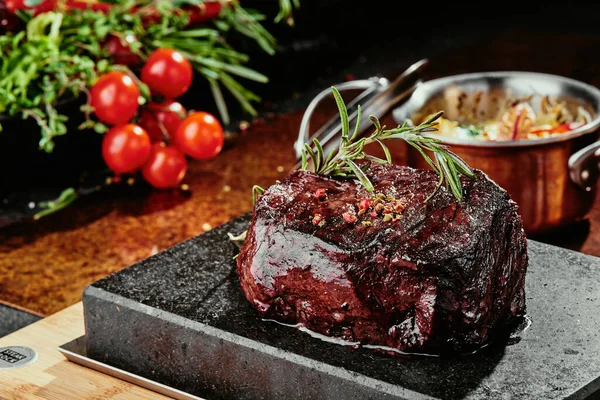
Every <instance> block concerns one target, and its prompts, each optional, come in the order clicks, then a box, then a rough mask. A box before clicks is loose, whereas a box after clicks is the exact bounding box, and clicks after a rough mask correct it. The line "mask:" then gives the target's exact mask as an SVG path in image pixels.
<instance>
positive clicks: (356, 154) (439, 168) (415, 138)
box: [302, 87, 476, 201]
mask: <svg viewBox="0 0 600 400" xmlns="http://www.w3.org/2000/svg"><path fill="white" fill-rule="evenodd" d="M331 90H332V92H333V96H334V98H335V102H336V104H337V106H338V111H339V114H340V121H341V124H342V126H341V128H342V129H341V130H342V137H341V138H340V144H339V148H338V149H337V153H335V154H330V155H329V156H328V157H327V160H325V161H323V158H324V157H323V148H322V146H321V144H320V143H319V141H318V140H316V139H313V143H314V146H315V149H313V148H312V147H311V146H310V145H308V144H307V145H305V147H304V149H303V151H302V169H303V170H308V160H309V159H310V160H311V161H312V170H313V172H315V173H317V174H319V175H324V176H333V177H340V178H355V179H358V181H359V182H360V183H361V184H362V185H363V186H364V187H365V189H366V190H367V191H369V192H372V191H373V190H374V187H373V184H372V183H371V181H370V180H369V178H368V177H367V174H366V171H367V170H368V168H369V167H370V165H371V163H372V162H376V163H379V164H391V162H392V159H391V154H390V151H389V149H388V148H387V146H386V145H385V144H384V143H383V142H384V141H385V140H404V141H405V142H407V143H408V144H409V145H411V146H413V147H414V148H416V149H417V150H418V151H419V152H420V153H421V155H422V156H423V158H424V159H425V160H426V161H427V163H428V164H429V165H430V166H431V168H432V169H433V170H434V171H435V172H436V173H438V174H439V177H440V180H439V182H438V184H437V185H436V188H435V190H434V191H433V193H431V195H430V196H429V197H427V199H426V200H425V201H428V200H429V199H431V198H432V197H433V195H435V193H437V191H438V189H439V188H440V186H442V185H443V184H444V183H446V185H447V186H448V187H449V189H450V191H451V192H452V194H453V195H454V197H456V199H457V200H458V201H462V200H463V190H462V184H461V181H460V175H464V176H466V177H468V178H470V179H475V178H476V175H475V173H474V172H473V170H472V169H471V167H469V166H468V165H467V163H466V162H465V161H464V160H462V159H461V158H460V157H458V156H457V155H456V154H454V153H452V152H451V151H450V150H449V147H448V146H446V145H444V144H443V143H441V141H440V140H439V139H436V138H432V137H429V136H423V134H424V133H428V132H435V131H437V125H438V119H439V118H440V117H441V116H442V114H443V112H442V111H440V112H438V113H436V114H434V115H432V116H431V117H430V118H428V119H427V120H426V121H423V122H422V123H421V124H419V125H418V126H409V125H408V123H407V122H405V123H404V124H402V125H399V126H398V127H396V128H393V129H385V126H382V125H381V123H380V122H379V120H378V119H377V118H376V117H375V116H373V115H371V116H370V119H371V122H373V125H374V126H375V130H374V131H373V133H371V134H370V135H369V136H366V137H362V138H358V124H359V123H360V119H357V122H356V127H355V129H354V132H353V134H352V136H351V137H349V134H350V124H349V120H348V111H347V109H346V105H345V103H344V100H343V99H342V96H341V95H340V93H339V91H338V90H337V89H336V88H335V87H332V88H331ZM359 115H360V109H359ZM372 143H378V144H379V145H380V146H381V148H382V149H383V151H384V153H385V156H386V159H385V160H384V159H380V158H377V157H374V156H371V155H368V154H366V153H365V151H364V148H365V146H367V145H369V144H372ZM426 150H427V151H430V152H432V153H433V154H434V159H435V162H434V161H433V160H432V159H431V157H430V156H428V155H427V154H426V153H425V151H426ZM357 160H366V162H365V163H364V164H361V165H359V164H357V163H356V161H357Z"/></svg>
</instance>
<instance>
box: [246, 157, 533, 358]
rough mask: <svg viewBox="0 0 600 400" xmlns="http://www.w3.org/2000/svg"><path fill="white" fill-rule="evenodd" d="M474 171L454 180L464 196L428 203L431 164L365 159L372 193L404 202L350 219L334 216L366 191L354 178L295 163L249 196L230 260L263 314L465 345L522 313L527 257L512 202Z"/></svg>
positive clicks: (440, 347)
mask: <svg viewBox="0 0 600 400" xmlns="http://www.w3.org/2000/svg"><path fill="white" fill-rule="evenodd" d="M476 174H477V177H478V179H476V180H474V181H471V180H468V179H466V178H463V180H462V183H463V188H464V193H465V196H464V201H463V202H462V203H457V202H456V200H455V199H454V197H453V195H452V194H451V193H450V192H449V191H447V190H445V189H444V188H440V191H439V192H438V193H437V194H436V195H435V196H434V197H433V198H432V199H431V200H430V201H429V202H428V203H425V202H424V200H425V199H426V198H427V196H429V194H430V193H431V191H433V190H434V188H435V186H436V184H437V181H438V176H437V174H436V173H435V172H434V171H428V170H415V169H412V168H408V167H401V166H390V165H374V166H372V167H371V168H370V169H369V170H368V171H367V175H368V177H369V179H370V180H371V182H372V183H373V185H374V187H375V192H376V193H383V194H386V195H392V196H393V197H394V198H402V199H404V200H405V202H406V204H405V208H404V211H403V212H402V216H403V217H402V218H401V219H399V220H395V221H387V222H384V221H383V219H382V218H381V217H372V216H370V215H369V213H365V214H363V215H362V216H358V221H357V222H356V223H350V222H347V221H346V220H345V219H344V218H343V217H342V214H343V213H344V212H347V211H348V210H349V209H351V208H352V207H356V206H355V205H356V204H357V203H358V201H359V200H360V199H363V198H365V197H368V196H369V195H370V194H369V193H368V192H366V190H365V189H364V188H363V187H362V186H361V185H360V184H359V183H358V182H357V181H355V180H339V179H332V178H327V177H322V176H318V175H315V174H312V173H310V172H306V171H295V172H293V173H291V174H290V175H289V176H288V177H287V178H286V179H285V180H284V181H282V182H281V183H278V184H276V185H273V186H271V187H270V188H269V189H267V190H266V191H265V192H264V193H263V194H262V195H261V196H260V198H259V199H258V201H257V203H256V206H255V209H254V213H253V217H252V221H251V224H250V227H249V229H248V233H247V237H246V241H245V242H244V244H243V246H242V248H241V250H240V254H239V256H238V258H237V263H238V265H237V271H238V275H239V276H240V282H241V288H242V291H243V292H244V294H245V296H246V297H247V298H248V300H249V301H250V302H251V303H252V304H254V305H255V307H256V309H257V311H258V312H259V313H260V315H262V316H263V317H266V318H269V319H273V320H276V321H280V322H284V323H289V324H293V325H296V324H298V323H300V324H302V325H303V326H305V327H306V328H308V329H311V330H313V331H315V332H317V333H321V334H324V335H327V336H332V337H336V338H340V339H343V340H348V341H352V342H360V343H363V344H371V345H378V346H387V347H391V348H394V349H398V350H401V351H403V352H418V353H423V352H431V353H443V352H446V351H450V352H469V351H472V350H474V349H476V348H478V347H480V346H481V345H483V344H485V343H487V342H489V341H490V340H493V339H494V337H496V336H498V335H499V334H500V333H501V332H502V331H503V328H505V327H507V326H508V325H511V324H512V323H513V321H515V320H517V319H518V318H519V317H521V316H523V315H524V313H525V294H524V283H525V274H526V270H527V264H528V258H527V242H526V238H525V235H524V233H523V228H522V223H521V218H520V216H519V214H518V208H517V206H516V204H515V203H514V202H513V201H512V200H511V199H510V197H509V196H508V194H507V193H506V191H504V190H503V189H501V188H500V187H498V185H496V184H495V183H494V182H492V181H491V180H489V179H488V178H487V176H486V175H485V174H484V173H482V172H481V171H476ZM318 189H324V190H325V192H326V197H325V198H323V197H322V196H320V198H317V196H314V195H313V194H314V193H315V192H316V191H317V190H318ZM355 211H356V209H355ZM317 213H318V214H320V215H322V216H323V219H324V220H325V222H326V223H325V225H324V226H319V225H317V224H314V223H313V217H314V215H315V214H317ZM363 220H366V221H369V222H371V224H372V225H371V226H363V224H362V223H361V222H362V221H363Z"/></svg>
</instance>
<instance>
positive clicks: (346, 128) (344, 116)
mask: <svg viewBox="0 0 600 400" xmlns="http://www.w3.org/2000/svg"><path fill="white" fill-rule="evenodd" d="M331 91H332V92H333V97H334V98H335V103H336V104H337V108H338V111H339V113H340V120H341V124H342V142H344V143H345V142H347V141H348V134H349V132H350V124H349V122H348V110H347V109H346V104H345V103H344V99H342V95H341V94H340V92H339V91H338V90H337V89H336V87H335V86H332V87H331Z"/></svg>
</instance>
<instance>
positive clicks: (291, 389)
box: [83, 215, 600, 399]
mask: <svg viewBox="0 0 600 400" xmlns="http://www.w3.org/2000/svg"><path fill="white" fill-rule="evenodd" d="M247 224H248V216H247V215H246V216H243V217H240V218H238V219H236V220H233V221H231V222H229V223H227V224H225V225H222V226H220V227H218V228H216V229H214V230H212V231H210V232H207V233H205V234H202V235H200V236H198V237H196V238H193V239H191V240H189V241H186V242H183V243H180V244H178V245H176V246H174V247H172V248H170V249H167V250H165V251H164V252H162V253H159V254H157V255H155V256H152V257H150V258H148V259H146V260H143V261H141V262H140V263H137V264H135V265H133V266H131V267H128V268H126V269H124V270H122V271H120V272H118V273H115V274H113V275H110V276H108V277H106V278H104V279H102V280H100V281H98V282H96V283H94V284H92V285H90V286H89V287H88V288H86V290H85V292H84V295H83V305H84V317H85V324H86V339H87V346H88V354H89V355H90V356H91V357H92V358H95V359H98V360H100V361H103V362H106V363H108V364H111V365H113V366H116V367H118V368H122V369H125V370H127V371H130V372H133V373H136V374H139V375H142V376H144V377H147V378H150V379H153V380H155V381H158V382H161V383H164V384H167V385H170V386H173V387H175V388H178V389H180V390H184V391H187V392H189V393H192V394H195V395H199V396H202V397H204V398H207V399H431V398H440V399H458V398H466V399H565V398H569V399H586V398H596V396H599V393H600V334H599V330H600V258H596V257H591V256H586V255H583V254H581V253H577V252H573V251H569V250H565V249H561V248H558V247H554V246H549V245H546V244H542V243H539V242H535V241H530V247H529V251H530V259H531V263H530V268H529V272H528V275H527V280H526V291H527V292H526V293H527V307H528V315H529V317H530V318H531V321H532V322H531V325H530V327H529V328H527V329H526V330H525V331H524V332H522V333H520V334H519V335H517V336H515V337H513V338H509V339H508V341H507V342H506V343H497V344H493V345H490V346H488V347H486V348H484V349H482V350H481V351H479V352H478V353H476V354H473V355H469V356H461V357H454V358H433V357H413V358H394V357H390V356H384V355H380V354H375V353H373V352H372V351H370V350H368V349H356V348H351V347H346V346H340V345H336V344H332V343H328V342H324V341H321V340H319V339H316V338H313V337H311V336H309V335H308V334H306V333H303V332H300V331H298V330H296V329H294V328H290V327H286V326H282V325H279V324H276V323H274V322H268V321H263V320H261V319H260V318H258V317H257V315H256V314H255V312H254V310H253V309H252V307H251V306H250V305H249V303H248V302H247V301H246V299H245V298H244V296H243V294H242V293H241V290H240V289H239V281H238V280H237V275H236V273H235V263H234V261H233V260H232V257H233V256H234V254H235V253H236V247H235V245H234V244H233V243H232V242H230V241H229V240H228V237H227V233H228V232H230V233H233V234H238V233H240V232H242V231H244V230H245V229H246V227H247Z"/></svg>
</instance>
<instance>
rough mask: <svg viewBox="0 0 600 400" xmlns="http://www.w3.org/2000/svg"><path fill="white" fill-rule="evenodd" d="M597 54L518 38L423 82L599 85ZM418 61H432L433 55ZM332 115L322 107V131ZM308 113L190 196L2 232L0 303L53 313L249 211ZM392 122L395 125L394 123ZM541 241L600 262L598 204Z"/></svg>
mask: <svg viewBox="0 0 600 400" xmlns="http://www.w3.org/2000/svg"><path fill="white" fill-rule="evenodd" d="M597 49H600V36H583V35H582V36H578V35H570V34H562V35H559V34H551V33H539V32H528V31H524V30H522V29H511V30H507V31H502V32H500V33H497V34H494V35H491V36H486V37H483V38H481V39H480V40H476V41H474V42H471V43H469V44H464V45H461V46H460V47H458V48H456V49H453V50H452V51H446V52H438V53H436V54H434V55H433V56H432V57H430V61H431V62H430V65H429V67H428V70H427V71H426V75H428V76H429V77H436V76H441V75H447V74H453V73H461V72H472V71H478V70H503V69H504V70H531V71H539V72H549V73H556V74H561V75H565V76H570V77H573V78H576V79H580V80H583V81H585V82H588V83H591V84H593V85H596V86H600V57H598V56H597ZM419 54H420V55H426V56H428V54H427V48H424V49H421V51H420V52H416V53H415V55H419ZM412 61H415V60H414V59H413V60H412ZM359 63H362V64H363V65H366V67H367V68H366V69H367V70H369V69H370V70H375V71H376V70H377V65H373V64H372V63H381V65H382V66H383V65H386V69H385V70H386V71H388V72H389V71H392V70H394V69H395V73H397V72H399V71H401V70H402V69H403V68H405V67H406V66H408V64H410V62H407V61H406V60H404V61H398V60H397V59H395V58H394V54H393V53H388V54H384V55H383V56H382V59H381V60H379V59H373V60H371V59H369V58H366V59H361V60H360V62H359ZM386 63H387V64H386ZM382 68H383V67H382ZM350 69H352V66H351V67H350ZM350 72H352V71H350ZM364 73H365V74H367V73H370V72H364ZM331 111H332V108H331V107H327V106H326V107H324V108H323V109H322V110H321V111H320V112H319V113H317V115H316V117H315V118H316V119H315V123H316V124H318V123H319V122H324V121H325V120H326V119H327V117H328V116H329V115H328V113H329V112H331ZM302 114H303V110H302V109H297V110H295V111H291V112H288V113H285V114H276V115H273V116H270V117H268V118H266V119H265V120H264V121H263V122H260V123H256V124H253V125H252V126H251V127H250V128H249V129H248V130H246V131H243V132H241V133H239V134H237V133H236V134H234V135H232V137H231V139H230V140H229V142H228V144H227V147H226V148H225V150H224V151H223V152H222V153H221V154H220V155H219V156H218V157H216V158H214V159H212V160H209V161H204V162H192V163H191V165H190V171H189V172H188V175H187V177H186V182H187V183H188V184H189V186H190V191H189V193H185V192H181V191H179V190H174V191H158V190H157V191H148V190H145V189H140V188H138V187H136V186H133V187H128V186H127V184H119V185H117V186H116V187H115V186H114V185H113V186H111V187H109V189H108V190H103V191H100V192H97V193H95V194H94V195H91V196H88V197H85V198H81V199H79V200H78V201H77V202H75V203H74V204H73V205H72V206H70V207H68V208H66V209H64V210H63V211H61V212H58V213H56V214H53V215H50V216H48V217H46V218H43V219H41V220H39V221H24V222H22V223H18V224H15V225H11V226H8V227H5V228H4V229H2V230H0V254H1V255H0V300H2V301H6V302H9V303H13V304H16V305H18V306H21V307H24V308H27V309H30V310H32V311H35V312H38V313H41V314H44V315H47V314H50V313H54V312H56V311H58V310H61V309H63V308H65V307H67V306H69V305H71V304H74V303H77V302H78V301H79V300H80V299H81V293H82V290H83V288H84V287H85V286H86V285H88V284H89V283H91V282H93V281H95V280H97V279H99V278H101V277H103V276H105V275H107V274H110V273H112V272H115V271H117V270H119V269H122V268H124V267H126V266H128V265H130V264H132V263H134V262H136V261H138V260H140V259H143V258H145V257H148V256H150V255H152V254H154V253H156V252H159V251H161V250H163V249H165V248H167V247H169V246H171V245H173V244H175V243H177V242H180V241H182V240H185V239H188V238H190V237H192V236H194V235H198V234H200V233H202V232H204V231H206V230H209V229H211V228H212V227H215V226H217V225H220V224H222V223H224V222H226V221H228V220H229V219H231V218H233V217H236V216H238V215H240V214H242V213H245V212H248V211H250V210H251V207H252V199H251V188H252V186H253V185H254V184H258V185H261V186H263V187H264V186H268V185H270V184H272V183H273V182H274V181H275V180H277V179H280V178H282V177H283V176H284V175H285V174H286V172H287V171H289V170H290V169H291V168H292V167H293V166H294V165H295V160H294V156H293V152H292V143H293V141H294V140H295V137H296V133H297V131H298V127H299V124H300V119H301V117H302ZM385 123H386V124H387V125H388V126H389V125H393V124H394V122H393V121H392V119H391V117H390V116H388V117H386V118H385ZM393 152H394V153H395V161H396V162H398V163H402V162H403V161H404V159H403V149H402V147H400V146H393ZM539 239H540V240H543V241H546V242H548V243H552V244H556V245H558V246H563V247H567V248H571V249H574V250H578V251H581V252H583V253H586V254H591V255H595V256H600V200H599V199H597V201H596V203H595V207H594V209H593V210H592V211H591V212H590V213H589V216H588V218H587V219H586V220H585V221H581V222H579V223H577V224H574V225H573V226H570V227H566V228H565V229H564V230H561V232H560V233H559V234H555V235H552V236H548V237H545V238H539Z"/></svg>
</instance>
